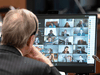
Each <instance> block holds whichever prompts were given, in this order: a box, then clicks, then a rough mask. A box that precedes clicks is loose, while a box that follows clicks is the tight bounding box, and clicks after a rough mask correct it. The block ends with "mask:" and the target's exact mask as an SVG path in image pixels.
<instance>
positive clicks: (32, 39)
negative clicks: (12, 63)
mask: <svg viewBox="0 0 100 75" xmlns="http://www.w3.org/2000/svg"><path fill="white" fill-rule="evenodd" d="M34 40H35V36H34V35H32V36H30V37H29V39H28V41H27V46H30V45H33V43H34Z"/></svg>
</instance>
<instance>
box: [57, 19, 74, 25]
mask: <svg viewBox="0 0 100 75" xmlns="http://www.w3.org/2000/svg"><path fill="white" fill-rule="evenodd" d="M73 25H74V19H60V20H59V27H74V26H73Z"/></svg>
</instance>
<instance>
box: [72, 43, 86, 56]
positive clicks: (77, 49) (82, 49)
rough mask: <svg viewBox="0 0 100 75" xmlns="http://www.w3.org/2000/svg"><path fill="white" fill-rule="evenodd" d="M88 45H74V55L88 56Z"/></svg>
mask: <svg viewBox="0 0 100 75" xmlns="http://www.w3.org/2000/svg"><path fill="white" fill-rule="evenodd" d="M87 50H88V45H74V46H73V53H74V54H87Z"/></svg>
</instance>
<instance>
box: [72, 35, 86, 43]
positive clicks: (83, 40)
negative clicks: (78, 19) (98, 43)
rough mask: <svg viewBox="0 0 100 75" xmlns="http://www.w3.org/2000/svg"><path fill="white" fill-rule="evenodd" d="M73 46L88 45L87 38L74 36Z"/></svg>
mask: <svg viewBox="0 0 100 75" xmlns="http://www.w3.org/2000/svg"><path fill="white" fill-rule="evenodd" d="M73 40H74V41H73V44H74V45H88V37H87V36H75V37H73Z"/></svg>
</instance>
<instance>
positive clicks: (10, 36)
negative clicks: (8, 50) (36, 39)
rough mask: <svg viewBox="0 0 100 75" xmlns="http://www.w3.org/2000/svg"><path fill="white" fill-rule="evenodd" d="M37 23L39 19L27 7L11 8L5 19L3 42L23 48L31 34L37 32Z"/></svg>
mask: <svg viewBox="0 0 100 75" xmlns="http://www.w3.org/2000/svg"><path fill="white" fill-rule="evenodd" d="M36 24H37V25H38V19H37V17H36V16H35V14H33V13H32V12H31V11H29V10H26V9H16V10H10V11H9V12H8V13H7V14H6V15H5V17H4V19H3V25H2V40H1V42H2V44H4V45H11V46H14V47H17V48H19V49H21V48H23V47H24V46H25V45H26V44H27V42H28V39H29V37H30V36H31V34H32V33H33V32H35V30H36ZM37 30H38V26H37ZM36 32H37V31H36Z"/></svg>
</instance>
